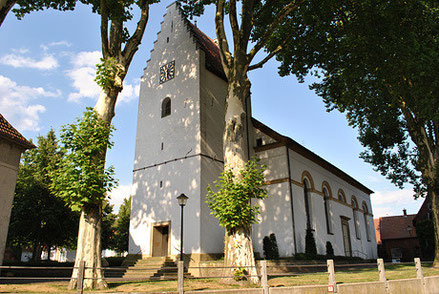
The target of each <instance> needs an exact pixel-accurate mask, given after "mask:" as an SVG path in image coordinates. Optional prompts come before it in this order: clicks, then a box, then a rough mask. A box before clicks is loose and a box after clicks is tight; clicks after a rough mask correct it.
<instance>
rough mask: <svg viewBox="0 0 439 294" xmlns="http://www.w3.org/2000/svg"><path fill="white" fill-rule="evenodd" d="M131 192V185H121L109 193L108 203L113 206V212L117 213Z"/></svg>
mask: <svg viewBox="0 0 439 294" xmlns="http://www.w3.org/2000/svg"><path fill="white" fill-rule="evenodd" d="M131 192H132V185H121V186H119V187H117V188H116V189H113V191H111V193H110V203H111V204H113V205H114V211H115V212H117V211H119V207H120V205H121V204H122V203H123V200H124V199H125V198H129V197H130V196H131V194H132V193H131Z"/></svg>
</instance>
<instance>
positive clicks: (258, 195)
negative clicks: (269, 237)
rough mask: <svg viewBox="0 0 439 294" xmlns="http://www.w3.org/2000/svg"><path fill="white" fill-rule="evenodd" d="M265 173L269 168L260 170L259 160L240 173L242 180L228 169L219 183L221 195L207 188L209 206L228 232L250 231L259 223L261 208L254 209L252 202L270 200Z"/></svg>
mask: <svg viewBox="0 0 439 294" xmlns="http://www.w3.org/2000/svg"><path fill="white" fill-rule="evenodd" d="M264 170H265V166H259V165H258V160H257V159H254V160H250V161H249V162H248V163H247V164H246V165H245V167H244V168H243V169H242V170H241V171H240V172H239V177H237V176H235V175H234V174H233V172H232V170H231V169H227V168H226V169H225V170H224V172H223V173H221V176H220V177H219V182H215V183H216V185H215V187H217V188H218V191H217V192H214V191H213V189H212V188H211V187H210V186H209V187H208V188H207V191H208V195H207V201H206V203H207V205H208V206H209V208H210V209H211V210H212V212H211V213H212V214H213V215H214V216H215V217H216V218H217V219H218V220H219V223H220V225H221V226H222V227H224V228H226V229H227V230H228V231H233V230H234V229H236V228H246V227H249V226H251V225H252V224H255V223H257V222H258V218H257V217H258V215H259V214H260V211H259V206H257V205H252V204H251V199H264V198H266V197H267V191H265V189H264V188H262V186H263V185H264V175H263V172H264Z"/></svg>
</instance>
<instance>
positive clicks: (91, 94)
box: [67, 51, 140, 103]
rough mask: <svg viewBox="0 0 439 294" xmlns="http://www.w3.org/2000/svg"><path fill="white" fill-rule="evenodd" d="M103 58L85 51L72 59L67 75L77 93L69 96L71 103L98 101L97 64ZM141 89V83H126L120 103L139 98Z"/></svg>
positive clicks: (92, 52) (98, 54) (97, 53)
mask: <svg viewBox="0 0 439 294" xmlns="http://www.w3.org/2000/svg"><path fill="white" fill-rule="evenodd" d="M101 56H102V55H101V53H100V52H99V51H84V52H79V53H78V54H76V55H75V56H73V57H72V61H71V63H72V69H71V70H68V71H67V75H68V76H69V77H70V79H71V80H72V86H73V87H74V88H75V90H76V91H75V92H73V93H70V94H69V97H68V100H69V101H72V102H80V101H81V99H84V98H90V99H94V100H97V99H98V97H99V94H100V92H101V88H100V87H99V86H98V85H97V84H96V82H95V81H94V79H95V76H96V64H98V63H100V58H101ZM139 87H140V86H139V82H137V83H135V84H128V83H124V87H123V90H122V92H121V93H120V94H119V97H118V102H121V103H129V102H130V101H132V100H133V99H135V98H136V97H138V94H139Z"/></svg>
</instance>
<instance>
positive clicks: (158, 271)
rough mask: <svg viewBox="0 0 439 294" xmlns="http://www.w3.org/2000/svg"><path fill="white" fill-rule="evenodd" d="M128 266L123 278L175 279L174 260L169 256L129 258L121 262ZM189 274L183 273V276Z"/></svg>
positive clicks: (176, 271)
mask: <svg viewBox="0 0 439 294" xmlns="http://www.w3.org/2000/svg"><path fill="white" fill-rule="evenodd" d="M123 265H124V266H128V268H127V270H126V271H125V273H124V275H123V278H124V279H125V278H126V279H141V280H165V279H177V274H178V269H177V264H176V263H175V261H174V260H173V259H171V258H169V257H149V258H146V259H137V260H135V259H131V260H126V261H124V263H123ZM189 276H190V274H188V273H185V277H189Z"/></svg>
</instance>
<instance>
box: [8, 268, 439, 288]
mask: <svg viewBox="0 0 439 294" xmlns="http://www.w3.org/2000/svg"><path fill="white" fill-rule="evenodd" d="M422 269H423V273H424V276H425V277H428V276H433V275H439V269H437V268H436V269H434V268H432V267H431V265H424V266H423V267H422ZM386 278H387V279H388V280H397V279H409V278H416V270H415V266H414V265H402V264H393V265H386ZM335 279H336V281H337V283H343V284H347V283H360V282H372V281H378V270H377V268H366V269H358V270H355V271H340V270H339V271H336V273H335ZM268 283H269V285H270V287H282V286H299V285H313V284H314V285H326V284H327V283H328V274H327V273H314V274H313V273H308V274H301V275H297V276H288V277H270V278H269V281H268ZM109 286H110V288H109V289H108V290H106V291H101V290H100V291H86V292H87V293H90V292H92V293H93V292H175V291H176V290H177V281H148V282H131V281H124V282H111V281H110V282H109ZM250 287H254V286H252V285H250V284H248V283H245V282H234V281H232V282H222V281H221V280H219V279H186V280H185V290H188V291H189V290H207V289H231V288H250ZM66 289H67V282H44V283H31V284H0V293H11V292H13V293H44V292H45V293H65V292H70V293H75V292H76V291H67V290H66Z"/></svg>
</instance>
